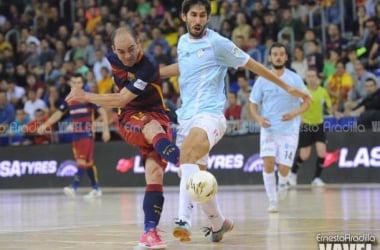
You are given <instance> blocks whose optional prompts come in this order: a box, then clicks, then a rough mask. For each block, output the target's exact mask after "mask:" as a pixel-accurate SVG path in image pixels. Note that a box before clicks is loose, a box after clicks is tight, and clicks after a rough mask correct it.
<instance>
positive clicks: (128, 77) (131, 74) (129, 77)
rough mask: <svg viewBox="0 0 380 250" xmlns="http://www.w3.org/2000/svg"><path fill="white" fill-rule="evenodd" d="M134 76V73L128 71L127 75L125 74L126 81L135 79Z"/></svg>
mask: <svg viewBox="0 0 380 250" xmlns="http://www.w3.org/2000/svg"><path fill="white" fill-rule="evenodd" d="M135 78H136V76H135V74H133V73H131V72H128V75H127V79H128V81H133V80H135Z"/></svg>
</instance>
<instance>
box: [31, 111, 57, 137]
mask: <svg viewBox="0 0 380 250" xmlns="http://www.w3.org/2000/svg"><path fill="white" fill-rule="evenodd" d="M62 116H63V112H62V111H61V110H57V111H55V112H54V113H53V114H52V115H51V116H50V117H49V119H47V121H46V122H44V123H43V124H41V126H39V127H38V129H37V133H38V134H44V133H45V131H46V129H47V128H48V127H50V126H51V125H53V124H55V123H56V122H57V121H59V120H61V118H62Z"/></svg>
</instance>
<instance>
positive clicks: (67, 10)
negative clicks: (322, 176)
mask: <svg viewBox="0 0 380 250" xmlns="http://www.w3.org/2000/svg"><path fill="white" fill-rule="evenodd" d="M63 3H64V4H61V2H60V1H53V0H29V1H21V0H19V1H18V0H15V1H11V2H9V1H2V2H1V3H0V145H24V144H42V143H51V142H52V141H57V140H58V141H64V136H62V137H59V138H58V139H57V138H56V137H55V136H52V135H50V134H49V135H39V136H37V135H36V130H37V127H38V126H39V124H41V122H43V121H44V120H45V119H46V118H47V117H49V115H51V114H52V113H54V112H55V111H56V110H57V109H58V107H59V106H60V105H61V103H62V102H63V100H64V98H65V97H66V95H67V94H68V93H69V91H70V87H69V83H68V81H69V79H70V76H71V75H72V74H73V73H80V74H82V75H83V76H84V77H85V79H86V84H85V89H86V91H91V92H96V93H111V92H113V91H114V88H113V81H112V74H111V66H110V64H109V62H108V60H107V59H106V57H105V55H106V53H107V51H108V50H109V49H110V47H111V46H110V40H111V34H112V31H113V30H114V29H115V28H117V27H120V26H126V27H128V28H130V29H131V30H133V31H135V32H136V34H137V36H138V38H139V41H140V43H141V46H142V48H143V50H144V51H145V53H146V54H149V55H150V56H151V57H152V58H153V59H154V60H155V61H156V62H157V63H158V64H159V65H168V64H171V63H175V62H176V58H177V55H176V52H177V51H176V44H177V41H178V38H179V37H180V36H181V35H182V34H184V33H185V32H186V27H185V26H184V25H183V22H182V21H181V19H180V5H181V1H176V0H165V1H163V0H135V1H131V0H101V1H99V0H97V1H95V0H76V1H64V2H63ZM211 3H212V16H211V19H210V23H209V27H210V28H211V29H214V30H216V31H218V32H220V33H221V34H222V35H223V36H225V37H228V38H230V39H232V41H233V42H234V43H235V44H236V45H237V46H238V47H240V48H241V49H242V50H244V51H246V52H247V53H249V54H250V55H251V57H253V58H254V59H256V60H258V61H260V62H261V63H263V64H264V65H267V66H269V65H270V62H268V60H267V49H268V48H269V47H270V46H271V44H272V43H273V42H276V41H278V42H282V43H284V44H286V46H287V47H288V54H289V60H288V68H291V69H293V70H294V71H296V72H297V73H298V74H299V75H300V76H301V77H302V78H304V77H305V72H306V70H307V69H308V68H316V69H317V71H318V76H319V79H320V84H321V86H323V87H324V88H326V90H327V91H328V93H329V95H330V97H331V99H332V102H333V109H332V113H330V114H328V113H326V115H331V116H334V117H336V118H337V119H340V118H341V117H344V116H355V117H357V121H358V123H360V124H364V125H365V126H366V127H370V126H371V121H374V120H378V118H380V115H379V114H380V94H379V91H378V88H379V82H378V75H379V72H380V53H379V52H380V32H379V28H378V27H380V2H377V1H376V0H366V1H365V0H356V2H352V1H344V0H343V1H339V0H240V1H239V0H212V1H211ZM342 3H343V4H342ZM71 4H75V6H71ZM314 10H316V11H314ZM351 13H355V15H352V14H351ZM322 15H323V17H324V18H321V17H322ZM342 18H343V19H342ZM342 20H344V24H345V25H341V23H342V22H341V21H342ZM279 34H281V35H279ZM324 34H326V39H323V37H324V36H323V35H324ZM255 78H256V76H255V75H252V74H251V73H249V72H247V71H244V70H241V69H230V70H229V72H228V79H226V90H227V96H228V102H227V104H226V112H225V114H226V118H227V119H228V120H233V121H232V122H231V123H230V124H232V125H231V127H230V128H229V133H230V134H242V133H247V129H246V126H244V123H243V122H241V121H244V122H246V121H251V120H253V118H252V116H251V114H250V112H249V109H248V97H249V94H250V91H251V88H252V85H253V84H254V82H255ZM162 87H163V88H162V89H163V95H164V99H165V101H166V104H167V106H168V107H170V117H171V119H172V121H173V123H175V122H176V115H175V112H174V111H175V109H176V108H177V107H179V105H180V96H179V89H178V84H177V79H176V78H173V79H164V80H163V81H162ZM108 112H109V119H110V124H111V125H112V124H115V123H116V122H117V116H116V114H115V112H114V111H113V110H108ZM65 119H67V118H65V117H64V120H63V121H67V120H65ZM100 122H101V121H100ZM62 124H69V122H67V123H64V122H63V123H61V125H58V126H56V127H53V128H51V130H52V131H59V132H62V131H61V130H64V129H66V127H69V126H63V125H62Z"/></svg>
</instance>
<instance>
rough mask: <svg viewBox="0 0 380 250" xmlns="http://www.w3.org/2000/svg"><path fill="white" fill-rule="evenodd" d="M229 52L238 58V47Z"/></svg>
mask: <svg viewBox="0 0 380 250" xmlns="http://www.w3.org/2000/svg"><path fill="white" fill-rule="evenodd" d="M231 52H232V55H234V56H236V57H239V56H240V54H241V50H240V49H239V48H238V47H234V48H233V49H232V51H231Z"/></svg>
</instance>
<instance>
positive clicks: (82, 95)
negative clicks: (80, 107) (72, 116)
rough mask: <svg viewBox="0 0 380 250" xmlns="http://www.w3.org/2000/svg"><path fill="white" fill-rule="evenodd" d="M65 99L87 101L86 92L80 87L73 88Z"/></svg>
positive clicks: (68, 100)
mask: <svg viewBox="0 0 380 250" xmlns="http://www.w3.org/2000/svg"><path fill="white" fill-rule="evenodd" d="M65 100H66V101H67V102H68V103H70V102H72V101H79V102H85V101H86V92H85V91H84V90H83V89H80V88H72V89H71V91H70V93H69V95H68V96H67V97H66V98H65Z"/></svg>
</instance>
